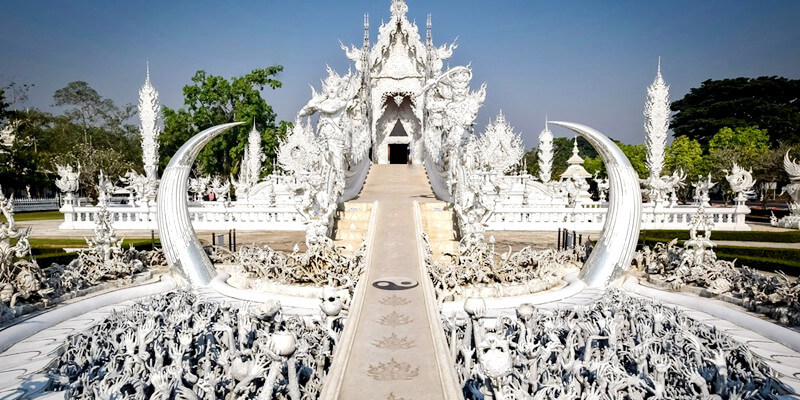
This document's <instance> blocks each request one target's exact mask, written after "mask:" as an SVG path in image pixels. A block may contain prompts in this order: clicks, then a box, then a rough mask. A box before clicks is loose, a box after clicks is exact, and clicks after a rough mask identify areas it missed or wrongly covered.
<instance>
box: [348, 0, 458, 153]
mask: <svg viewBox="0 0 800 400" xmlns="http://www.w3.org/2000/svg"><path fill="white" fill-rule="evenodd" d="M390 9H391V18H390V19H389V21H388V22H386V23H384V24H382V25H381V26H380V28H379V31H378V38H377V41H376V42H375V43H374V44H371V43H370V38H369V17H368V16H365V17H364V43H363V45H362V47H361V48H357V47H355V46H352V47H350V48H347V47H345V46H342V48H343V49H344V50H345V52H346V54H347V57H348V58H349V59H350V60H352V61H353V62H354V63H355V66H356V70H357V71H358V73H359V74H360V76H361V80H360V81H361V89H360V97H361V99H360V100H361V105H360V106H363V107H365V110H364V116H365V117H366V120H367V121H368V124H367V125H368V127H369V130H370V134H371V143H372V146H371V157H372V159H373V161H374V162H377V163H379V164H387V163H406V162H407V161H410V162H411V163H413V164H421V163H423V161H424V157H425V145H424V143H425V142H424V138H423V131H424V129H425V127H426V126H428V125H436V124H437V121H434V118H433V115H432V113H431V112H430V111H429V112H427V113H426V112H425V109H426V104H425V102H426V94H427V92H429V91H432V89H433V86H435V83H436V82H437V81H438V80H441V79H443V78H445V77H443V76H441V74H442V66H443V65H444V63H443V61H444V60H446V59H448V58H450V56H451V55H452V54H453V50H454V49H455V48H456V45H455V43H453V44H449V45H443V46H440V47H436V46H434V44H433V35H432V24H431V17H430V15H428V21H427V29H426V35H425V40H424V41H423V40H422V37H421V36H420V33H419V28H418V27H417V25H416V24H415V23H413V22H410V21H409V20H408V18H407V17H406V12H407V11H408V6H407V5H406V3H405V2H404V1H402V0H395V1H393V2H392V5H391V7H390ZM470 77H471V73H469V72H468V71H467V73H466V74H465V73H464V71H461V73H460V74H458V75H456V74H451V75H448V76H447V77H446V78H448V79H452V80H459V79H460V80H462V82H459V83H461V84H462V86H464V87H465V86H466V84H468V83H469V79H470ZM441 95H443V96H442V97H443V98H447V97H449V98H452V96H453V95H454V94H453V93H446V94H444V93H441ZM456 95H457V94H456ZM432 105H433V104H431V105H429V107H430V106H432ZM438 123H441V121H438Z"/></svg>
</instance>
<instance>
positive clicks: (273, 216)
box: [59, 202, 305, 231]
mask: <svg viewBox="0 0 800 400" xmlns="http://www.w3.org/2000/svg"><path fill="white" fill-rule="evenodd" d="M99 210H100V207H97V206H71V205H65V206H63V207H62V208H61V212H62V213H63V214H64V222H63V223H61V225H60V226H59V229H94V225H95V223H94V221H95V218H96V215H97V212H98V211H99ZM108 211H109V213H110V214H111V218H112V220H113V221H114V222H113V226H114V229H125V230H128V229H130V230H158V222H157V217H156V207H147V206H142V207H135V206H109V207H108ZM189 219H190V220H191V222H192V226H194V229H195V230H208V231H223V230H228V229H236V230H240V231H256V230H274V231H302V230H305V223H304V221H303V218H302V217H301V216H300V214H299V213H298V212H297V210H295V209H294V208H288V207H269V206H261V205H253V204H246V205H239V204H236V202H232V203H228V204H226V203H224V202H198V203H191V204H190V205H189Z"/></svg>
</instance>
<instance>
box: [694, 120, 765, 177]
mask: <svg viewBox="0 0 800 400" xmlns="http://www.w3.org/2000/svg"><path fill="white" fill-rule="evenodd" d="M767 152H769V135H768V134H767V131H766V130H764V129H758V127H757V126H748V127H744V128H734V129H731V128H728V127H724V128H722V129H720V130H719V132H717V134H716V135H714V137H712V138H711V140H710V141H709V142H708V154H709V161H710V162H711V167H712V168H716V170H717V171H718V170H721V169H727V168H730V166H731V164H732V163H734V162H735V163H737V164H739V166H741V167H744V168H752V167H753V166H754V162H755V160H757V159H758V158H759V157H761V156H763V155H765V154H766V153H767ZM712 172H713V171H712Z"/></svg>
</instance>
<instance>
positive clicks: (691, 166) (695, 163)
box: [664, 136, 707, 178]
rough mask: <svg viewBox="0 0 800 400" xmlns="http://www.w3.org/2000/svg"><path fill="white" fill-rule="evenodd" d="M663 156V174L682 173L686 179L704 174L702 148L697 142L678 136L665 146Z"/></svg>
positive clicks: (704, 165)
mask: <svg viewBox="0 0 800 400" xmlns="http://www.w3.org/2000/svg"><path fill="white" fill-rule="evenodd" d="M666 150H667V151H666V154H665V156H664V165H665V168H664V170H665V172H667V173H670V174H671V173H673V172H675V171H678V170H681V171H683V172H684V173H685V174H686V176H687V177H690V178H694V177H696V176H698V175H704V174H706V172H707V171H706V168H707V167H706V163H705V161H704V159H703V147H702V146H700V143H699V142H698V141H697V140H694V139H689V138H688V137H686V136H678V137H676V138H675V140H673V141H672V143H671V144H670V145H669V146H667V149H666Z"/></svg>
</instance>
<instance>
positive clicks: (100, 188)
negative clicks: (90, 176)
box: [97, 170, 114, 206]
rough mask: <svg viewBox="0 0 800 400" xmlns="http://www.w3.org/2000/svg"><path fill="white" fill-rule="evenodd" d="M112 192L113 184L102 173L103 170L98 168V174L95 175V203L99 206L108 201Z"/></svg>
mask: <svg viewBox="0 0 800 400" xmlns="http://www.w3.org/2000/svg"><path fill="white" fill-rule="evenodd" d="M113 192H114V184H113V183H111V181H110V180H109V179H108V178H106V176H105V175H104V174H103V170H100V174H99V175H98V176H97V205H98V206H100V205H104V204H106V203H108V200H109V199H110V198H111V195H112V194H113Z"/></svg>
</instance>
